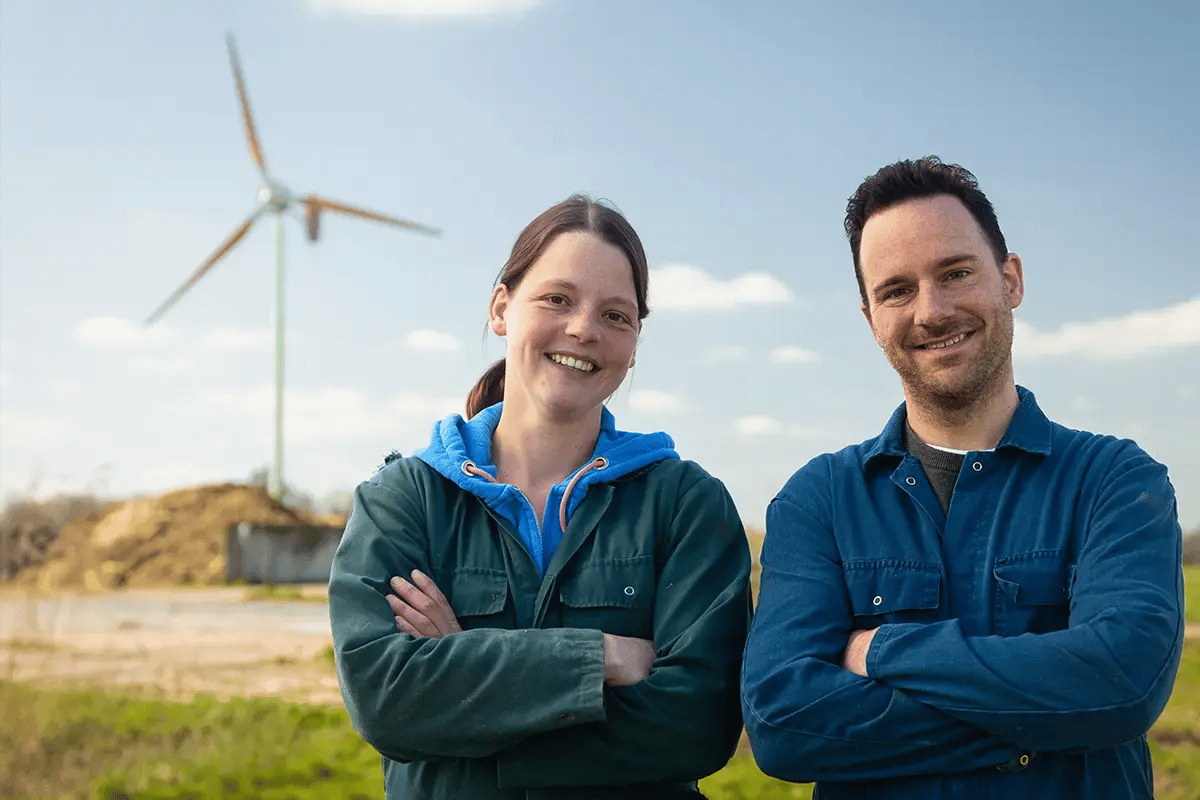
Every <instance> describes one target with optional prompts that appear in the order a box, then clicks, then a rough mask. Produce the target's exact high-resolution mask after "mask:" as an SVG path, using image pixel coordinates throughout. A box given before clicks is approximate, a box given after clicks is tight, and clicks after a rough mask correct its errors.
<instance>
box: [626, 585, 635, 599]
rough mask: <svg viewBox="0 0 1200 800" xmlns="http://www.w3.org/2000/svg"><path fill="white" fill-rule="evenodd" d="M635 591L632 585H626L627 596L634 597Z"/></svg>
mask: <svg viewBox="0 0 1200 800" xmlns="http://www.w3.org/2000/svg"><path fill="white" fill-rule="evenodd" d="M633 593H634V588H633V587H632V586H626V587H625V594H626V595H627V596H629V597H633Z"/></svg>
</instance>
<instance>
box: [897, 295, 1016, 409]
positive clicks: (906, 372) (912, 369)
mask: <svg viewBox="0 0 1200 800" xmlns="http://www.w3.org/2000/svg"><path fill="white" fill-rule="evenodd" d="M1005 305H1006V306H1008V307H1007V308H1005V309H1003V310H1001V311H1000V313H998V314H997V315H996V317H995V319H994V320H993V324H992V330H991V334H992V335H991V337H990V338H989V339H988V341H987V342H986V343H985V344H984V349H983V351H982V352H980V353H979V355H978V356H977V357H975V358H974V359H973V360H972V361H971V363H969V364H967V365H966V367H965V371H964V372H963V373H962V374H961V375H960V376H955V377H954V378H953V379H952V380H951V381H940V380H937V379H936V378H931V377H930V376H928V375H926V374H925V373H924V370H922V369H921V367H919V366H918V365H917V364H916V363H915V362H914V361H913V360H912V359H910V358H907V357H906V356H905V355H903V354H897V353H896V352H895V351H894V350H892V349H890V348H885V349H884V355H885V356H886V357H887V360H888V361H889V362H890V363H891V365H892V369H894V370H896V374H898V375H899V376H900V381H901V383H903V384H904V393H905V395H906V396H907V397H908V398H909V400H910V401H911V402H913V403H915V404H916V405H919V406H921V407H922V408H925V409H927V410H928V411H930V412H931V413H933V414H936V415H938V416H946V417H961V416H963V415H964V413H965V412H969V411H970V410H971V409H973V408H975V407H976V406H978V405H980V404H981V403H986V401H987V400H988V399H990V398H991V397H992V396H994V395H996V394H998V393H999V392H1001V391H1003V389H1004V388H1005V386H1006V385H1007V384H1008V382H1009V380H1010V377H1009V376H1010V375H1011V371H1012V370H1011V367H1012V343H1013V313H1012V306H1011V305H1008V304H1007V302H1006V303H1005ZM947 330H948V331H949V330H952V328H948V329H947ZM939 336H940V334H939V332H937V331H931V333H930V338H938V337H939ZM960 369H961V368H960Z"/></svg>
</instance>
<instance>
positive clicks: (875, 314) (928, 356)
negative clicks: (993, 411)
mask: <svg viewBox="0 0 1200 800" xmlns="http://www.w3.org/2000/svg"><path fill="white" fill-rule="evenodd" d="M859 264H860V266H861V268H862V274H863V281H864V282H865V284H866V288H867V302H866V304H865V305H863V307H862V310H863V314H864V315H865V316H866V318H867V322H868V323H869V324H870V326H871V331H872V333H874V334H875V341H877V342H878V343H879V346H880V347H881V348H883V352H884V355H886V356H887V359H888V361H889V362H891V364H892V368H893V369H895V370H896V372H897V373H898V374H899V375H900V380H901V381H902V382H903V383H904V390H905V395H906V396H907V397H908V399H909V400H910V401H913V402H916V403H919V404H922V405H928V406H931V407H934V408H941V409H947V410H957V409H962V408H965V407H967V406H970V405H971V404H973V403H975V402H976V401H978V400H979V399H981V398H983V397H986V396H987V395H988V394H990V393H992V392H997V391H1000V390H1002V389H1003V387H1004V386H1005V385H1006V384H1010V383H1012V336H1013V319H1012V310H1013V309H1014V308H1016V307H1017V306H1018V305H1020V303H1021V298H1022V297H1023V296H1024V280H1023V276H1022V272H1021V260H1020V258H1018V257H1017V256H1015V255H1011V254H1010V255H1009V256H1008V258H1007V259H1005V261H1004V263H1003V264H1002V265H999V266H997V264H996V259H995V256H994V255H993V254H992V250H991V247H990V246H989V245H988V240H987V237H986V236H985V235H984V233H983V230H982V229H981V228H980V227H979V224H978V223H976V222H975V218H974V217H972V216H971V212H969V211H968V210H967V208H966V206H964V205H963V204H962V202H961V201H960V200H959V199H958V198H956V197H953V196H951V195H936V196H934V197H925V198H920V199H917V200H909V201H907V202H904V203H901V204H899V205H897V206H893V207H892V208H889V209H887V210H885V211H881V212H879V213H877V214H875V215H873V216H872V217H870V218H869V219H868V220H867V222H866V225H864V226H863V232H862V242H861V245H860V246H859Z"/></svg>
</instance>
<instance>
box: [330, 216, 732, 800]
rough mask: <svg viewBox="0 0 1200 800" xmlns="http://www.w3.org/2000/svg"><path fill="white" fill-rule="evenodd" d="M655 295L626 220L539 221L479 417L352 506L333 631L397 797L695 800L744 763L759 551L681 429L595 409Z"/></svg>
mask: <svg viewBox="0 0 1200 800" xmlns="http://www.w3.org/2000/svg"><path fill="white" fill-rule="evenodd" d="M647 283H648V269H647V265H646V256H645V251H644V250H643V248H642V244H641V242H640V240H639V239H638V237H637V234H636V233H635V232H634V230H633V228H632V227H631V226H630V225H629V223H628V222H627V221H626V220H625V219H624V217H622V216H621V215H620V214H619V213H617V212H616V211H615V210H613V209H611V208H609V207H607V206H604V205H601V204H599V203H596V202H594V201H592V200H590V199H589V198H587V197H584V196H581V195H575V196H572V197H570V198H568V199H567V200H565V201H563V202H561V203H558V204H556V205H554V206H552V207H551V208H549V209H548V210H546V211H545V212H543V213H542V214H541V215H539V216H538V217H537V218H536V219H535V220H533V222H531V223H530V224H529V225H528V226H527V227H526V228H525V230H524V231H522V233H521V235H520V236H519V237H518V238H517V241H516V243H515V244H514V246H513V249H512V253H511V255H510V257H509V259H508V262H507V263H506V264H505V266H504V268H503V270H502V271H501V273H500V276H499V279H498V280H497V283H496V286H495V288H494V289H493V291H492V295H491V300H490V303H489V305H488V325H489V327H490V328H491V330H492V331H493V332H494V333H495V334H496V335H498V336H501V337H504V338H505V339H506V353H505V357H504V359H502V360H501V361H499V362H497V363H496V364H494V365H492V367H491V368H490V369H489V370H488V371H487V372H486V373H485V374H484V376H483V377H482V378H481V379H480V381H479V383H478V384H477V385H476V386H475V388H474V389H473V390H472V391H471V394H470V396H469V398H468V401H467V418H466V419H464V418H463V417H461V416H459V415H457V414H455V415H451V416H450V417H448V418H446V419H445V420H443V421H442V422H440V423H438V424H437V425H435V426H434V431H433V437H432V441H431V442H430V444H429V446H428V447H426V448H424V449H422V450H420V451H418V452H417V453H416V454H414V456H412V457H410V458H397V459H393V460H392V461H391V462H390V463H388V464H387V465H386V466H385V467H384V468H383V469H381V470H380V471H379V472H378V473H377V474H376V475H375V476H374V477H373V478H372V479H371V480H369V481H367V482H365V483H363V484H362V485H361V486H360V487H359V488H358V490H357V491H356V493H355V507H354V512H353V514H352V515H351V517H350V521H349V523H348V525H347V529H346V534H345V536H344V538H343V540H342V544H341V547H340V548H339V550H338V553H337V556H336V558H335V561H334V567H333V572H332V575H331V578H330V589H329V612H330V617H331V620H332V623H333V634H334V644H335V660H336V663H337V667H338V675H339V678H340V680H341V684H342V693H343V697H344V698H345V701H346V707H347V709H348V710H349V712H350V717H351V719H352V720H353V721H354V724H355V727H356V728H357V729H358V731H359V733H360V734H361V735H362V736H363V738H364V739H366V740H367V741H368V742H369V743H370V744H371V745H373V746H374V747H375V748H376V749H377V750H379V752H380V753H381V754H382V755H383V757H384V761H383V764H384V775H385V785H386V789H387V796H388V797H389V798H392V797H394V798H399V797H436V798H441V797H447V798H449V797H472V798H484V799H485V800H487V799H488V798H512V800H516V799H517V798H526V797H528V796H529V795H530V794H531V793H532V790H536V792H537V796H538V797H544V798H583V797H588V798H606V797H612V798H614V799H615V798H618V797H646V798H685V797H700V796H702V795H700V793H699V790H698V789H697V787H696V781H697V779H699V778H702V777H704V776H706V775H710V774H712V773H714V772H716V771H717V770H719V769H720V768H721V767H722V766H723V765H724V764H725V762H726V761H728V759H729V757H730V756H731V755H732V753H733V750H734V747H735V745H736V743H737V738H738V734H739V731H740V729H741V719H740V714H739V711H738V693H737V690H738V673H739V668H740V664H741V653H742V647H743V644H744V642H745V637H746V631H747V627H748V623H749V615H750V595H749V573H750V559H749V549H748V545H747V542H746V536H745V532H744V530H743V528H742V524H741V522H740V520H739V519H738V515H737V511H736V509H735V508H734V505H733V502H732V500H731V499H730V497H729V494H728V493H727V492H726V490H725V487H724V486H723V485H722V484H721V483H720V482H719V481H718V480H716V479H715V478H713V477H712V476H710V475H709V474H708V473H707V472H705V471H704V470H703V469H701V468H700V467H699V466H698V465H696V464H694V463H692V462H687V461H681V460H680V458H679V456H678V455H677V454H676V453H675V450H674V443H673V442H672V440H671V438H670V437H669V436H668V435H667V434H665V433H661V432H660V433H649V434H643V433H631V432H626V431H621V430H618V429H617V428H616V424H615V421H614V419H613V417H612V415H611V414H610V413H609V412H608V411H607V409H605V407H604V402H605V400H606V399H607V398H608V397H609V396H611V395H612V394H613V392H615V391H616V390H617V387H619V386H620V384H621V382H622V381H623V380H624V378H625V375H626V373H627V372H628V370H629V368H630V366H631V365H632V364H633V360H634V354H635V351H636V348H637V343H638V335H639V333H640V331H641V327H642V321H643V320H644V319H645V317H646V316H647V314H648V313H649V306H648V304H647V293H648V286H647Z"/></svg>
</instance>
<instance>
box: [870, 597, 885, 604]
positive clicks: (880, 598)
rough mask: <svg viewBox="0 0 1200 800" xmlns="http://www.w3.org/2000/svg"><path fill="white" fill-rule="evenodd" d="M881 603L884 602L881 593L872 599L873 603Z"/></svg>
mask: <svg viewBox="0 0 1200 800" xmlns="http://www.w3.org/2000/svg"><path fill="white" fill-rule="evenodd" d="M881 603H883V598H882V597H880V596H879V595H875V599H874V600H872V601H871V605H876V606H877V605H880V604H881Z"/></svg>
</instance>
